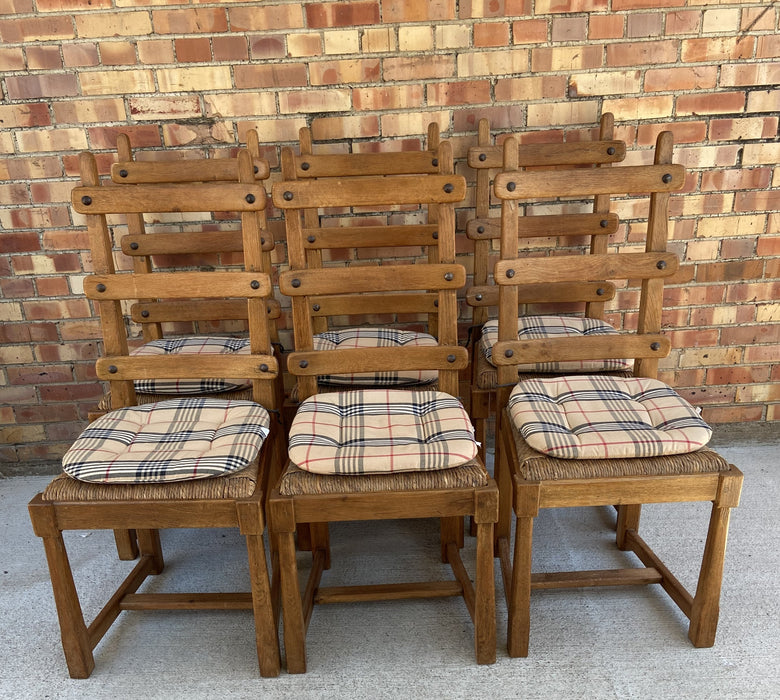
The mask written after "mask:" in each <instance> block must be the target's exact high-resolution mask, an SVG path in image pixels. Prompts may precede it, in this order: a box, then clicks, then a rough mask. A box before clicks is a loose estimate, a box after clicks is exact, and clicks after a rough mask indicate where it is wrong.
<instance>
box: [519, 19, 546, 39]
mask: <svg viewBox="0 0 780 700" xmlns="http://www.w3.org/2000/svg"><path fill="white" fill-rule="evenodd" d="M512 39H513V42H514V44H515V45H517V44H542V43H544V42H546V41H547V21H546V20H543V19H521V20H516V21H514V22H512Z"/></svg>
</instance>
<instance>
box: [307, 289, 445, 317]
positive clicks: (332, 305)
mask: <svg viewBox="0 0 780 700" xmlns="http://www.w3.org/2000/svg"><path fill="white" fill-rule="evenodd" d="M438 299H439V295H438V294H436V293H435V292H432V293H428V292H420V293H419V294H383V295H381V296H380V297H377V296H375V295H368V296H366V295H363V294H356V295H350V294H338V295H333V296H315V297H312V298H311V299H310V300H309V301H310V304H311V315H312V316H350V315H363V314H380V313H394V314H425V313H436V312H437V311H438V309H437V306H436V302H437V301H438Z"/></svg>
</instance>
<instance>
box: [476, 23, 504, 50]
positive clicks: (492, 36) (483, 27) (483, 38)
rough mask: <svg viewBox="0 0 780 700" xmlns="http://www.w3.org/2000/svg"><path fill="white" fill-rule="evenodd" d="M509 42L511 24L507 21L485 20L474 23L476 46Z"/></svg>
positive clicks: (499, 44) (498, 44)
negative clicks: (480, 22) (481, 22)
mask: <svg viewBox="0 0 780 700" xmlns="http://www.w3.org/2000/svg"><path fill="white" fill-rule="evenodd" d="M508 44H509V24H507V23H506V22H485V23H483V24H476V25H474V46H475V47H477V48H483V47H488V46H507V45H508Z"/></svg>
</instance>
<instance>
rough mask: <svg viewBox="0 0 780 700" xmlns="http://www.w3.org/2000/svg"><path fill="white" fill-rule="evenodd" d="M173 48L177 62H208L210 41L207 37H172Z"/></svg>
mask: <svg viewBox="0 0 780 700" xmlns="http://www.w3.org/2000/svg"><path fill="white" fill-rule="evenodd" d="M173 48H174V50H175V51H176V60H177V61H178V62H179V63H208V62H209V61H210V60H211V42H210V41H209V40H208V38H207V37H191V38H183V39H174V41H173Z"/></svg>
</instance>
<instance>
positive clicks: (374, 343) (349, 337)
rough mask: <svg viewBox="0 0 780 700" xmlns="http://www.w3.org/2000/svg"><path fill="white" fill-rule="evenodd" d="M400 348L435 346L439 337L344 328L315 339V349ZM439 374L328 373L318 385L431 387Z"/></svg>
mask: <svg viewBox="0 0 780 700" xmlns="http://www.w3.org/2000/svg"><path fill="white" fill-rule="evenodd" d="M390 347H395V348H401V347H436V338H434V337H433V336H432V335H430V334H429V333H417V332H414V331H406V330H401V329H398V328H388V327H382V328H378V327H372V328H344V329H338V330H331V331H326V332H324V333H318V334H317V335H315V336H314V350H336V349H343V348H390ZM437 378H438V375H437V373H436V371H434V370H421V371H400V370H398V371H395V370H394V371H389V372H375V373H371V372H360V373H356V374H329V375H323V376H321V377H318V380H317V381H318V382H319V383H320V384H324V385H330V386H355V385H358V386H361V387H369V386H375V387H400V386H414V385H424V384H431V383H433V382H435V381H436V379H437Z"/></svg>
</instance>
